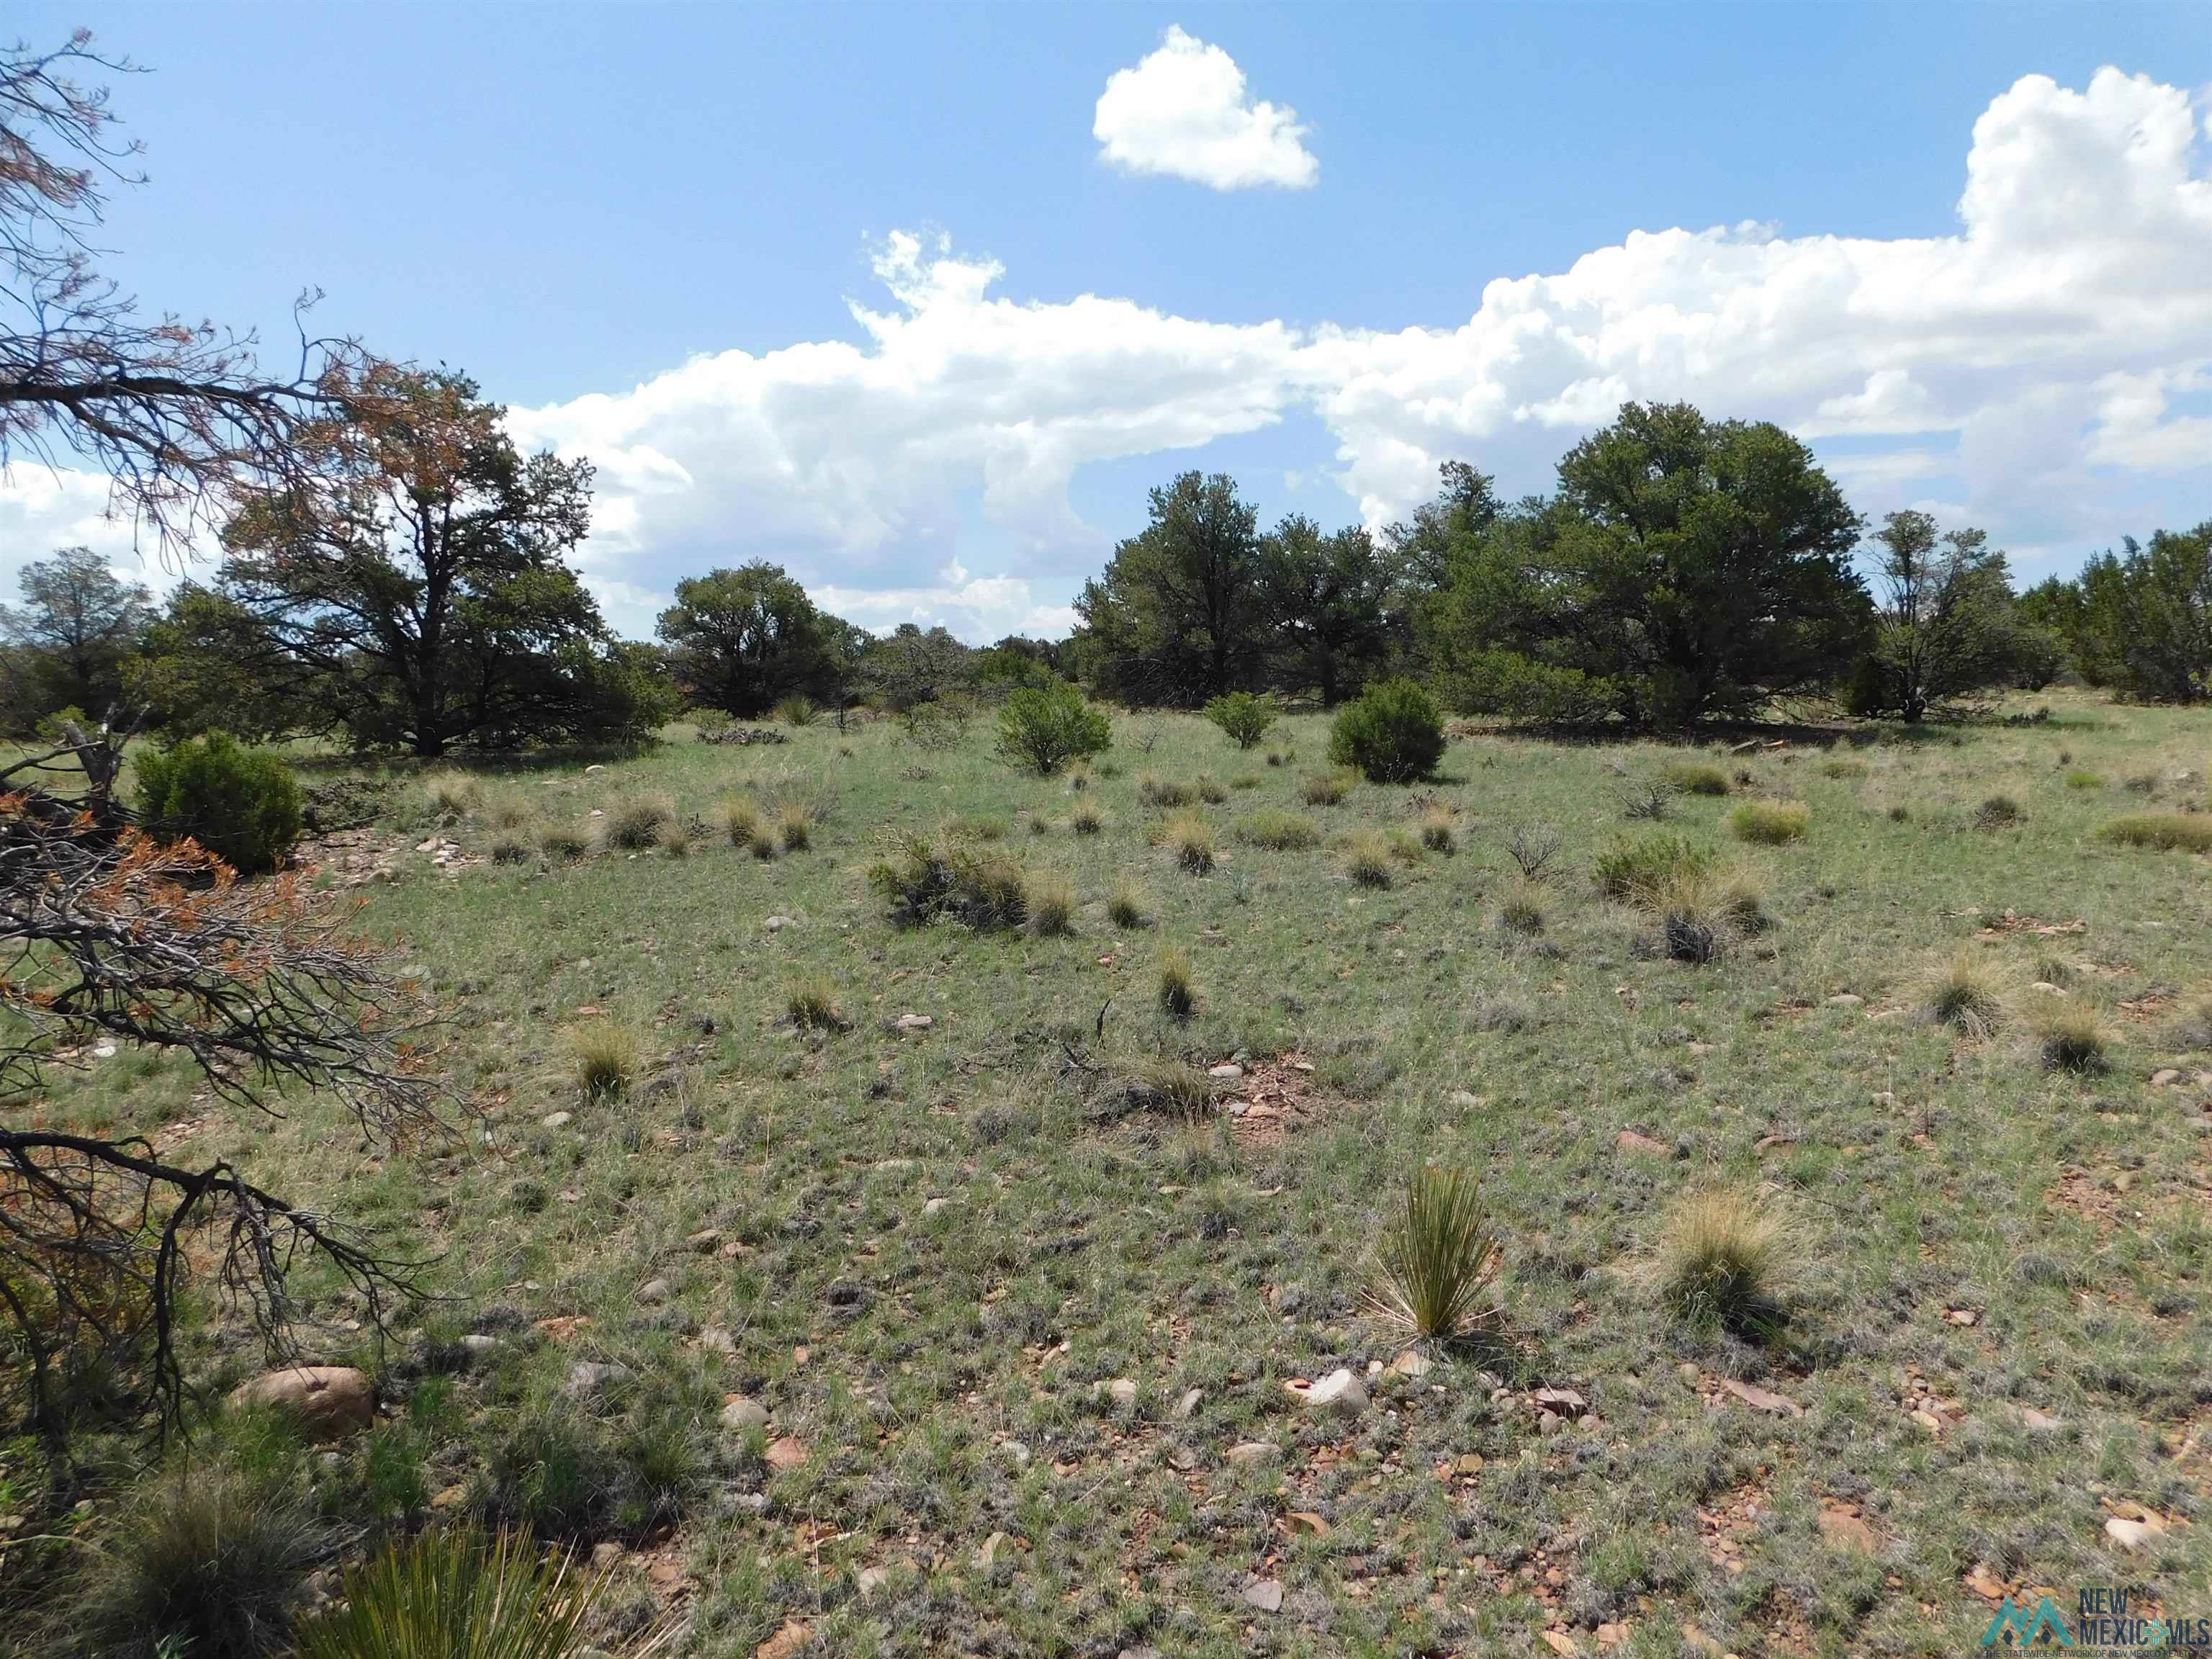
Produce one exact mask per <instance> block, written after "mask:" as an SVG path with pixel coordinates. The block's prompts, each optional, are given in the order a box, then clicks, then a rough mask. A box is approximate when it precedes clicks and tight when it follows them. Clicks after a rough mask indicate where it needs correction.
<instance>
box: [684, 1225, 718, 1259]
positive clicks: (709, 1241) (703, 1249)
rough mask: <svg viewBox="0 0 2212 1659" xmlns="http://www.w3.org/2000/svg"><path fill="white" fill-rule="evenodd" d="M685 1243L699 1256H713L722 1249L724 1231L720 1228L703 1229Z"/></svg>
mask: <svg viewBox="0 0 2212 1659" xmlns="http://www.w3.org/2000/svg"><path fill="white" fill-rule="evenodd" d="M684 1243H685V1244H687V1245H688V1246H690V1249H692V1250H693V1251H694V1252H695V1253H696V1254H697V1255H714V1252H715V1251H716V1250H718V1249H720V1248H721V1244H722V1230H721V1229H720V1227H702V1228H701V1229H700V1230H699V1231H697V1232H696V1233H693V1234H692V1235H691V1236H690V1237H688V1238H686V1239H685V1240H684Z"/></svg>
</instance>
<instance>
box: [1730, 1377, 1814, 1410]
mask: <svg viewBox="0 0 2212 1659" xmlns="http://www.w3.org/2000/svg"><path fill="white" fill-rule="evenodd" d="M1721 1387H1723V1389H1727V1390H1728V1391H1729V1393H1730V1394H1732V1395H1735V1397H1736V1398H1737V1399H1739V1400H1741V1401H1743V1403H1744V1404H1745V1405H1747V1406H1748V1407H1751V1408H1752V1410H1753V1411H1755V1412H1765V1413H1767V1414H1768V1415H1769V1416H1771V1417H1802V1416H1804V1415H1805V1408H1804V1407H1802V1406H1801V1405H1799V1404H1798V1403H1797V1402H1796V1401H1794V1400H1792V1399H1790V1397H1789V1396H1788V1395H1779V1394H1776V1393H1775V1392H1774V1391H1773V1390H1772V1389H1762V1388H1760V1387H1759V1384H1757V1383H1739V1382H1737V1381H1736V1380H1735V1378H1734V1377H1732V1376H1728V1377H1723V1378H1722V1379H1721Z"/></svg>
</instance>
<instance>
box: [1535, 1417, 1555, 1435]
mask: <svg viewBox="0 0 2212 1659" xmlns="http://www.w3.org/2000/svg"><path fill="white" fill-rule="evenodd" d="M1536 1432H1537V1433H1539V1434H1541V1435H1544V1436H1546V1437H1550V1436H1552V1435H1555V1434H1557V1433H1558V1432H1559V1413H1557V1412H1538V1413H1536Z"/></svg>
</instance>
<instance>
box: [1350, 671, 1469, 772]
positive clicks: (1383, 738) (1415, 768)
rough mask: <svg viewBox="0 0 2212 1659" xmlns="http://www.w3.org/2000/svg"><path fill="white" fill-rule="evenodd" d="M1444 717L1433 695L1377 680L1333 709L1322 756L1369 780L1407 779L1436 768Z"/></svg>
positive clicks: (1409, 685) (1396, 681)
mask: <svg viewBox="0 0 2212 1659" xmlns="http://www.w3.org/2000/svg"><path fill="white" fill-rule="evenodd" d="M1443 755H1444V721H1443V714H1440V713H1439V712H1438V711H1437V704H1436V699H1435V698H1433V697H1431V696H1430V695H1429V694H1428V693H1427V692H1426V691H1425V690H1423V689H1422V688H1421V687H1420V686H1419V685H1418V684H1415V683H1414V682H1413V681H1412V680H1409V679H1389V680H1383V681H1381V682H1379V683H1378V684H1374V685H1371V686H1370V687H1368V689H1367V690H1364V691H1363V692H1362V693H1360V695H1359V696H1357V697H1355V698H1354V699H1353V700H1352V702H1348V703H1346V704H1345V705H1344V707H1343V708H1340V709H1339V710H1338V711H1337V714H1336V720H1335V723H1334V725H1333V726H1331V727H1330V728H1329V737H1328V757H1329V759H1330V760H1331V761H1332V762H1334V763H1335V764H1336V765H1339V766H1350V767H1354V768H1356V769H1358V771H1359V772H1360V774H1361V775H1363V776H1364V777H1365V778H1366V779H1367V781H1369V782H1370V783H1411V782H1413V781H1414V780H1415V779H1416V778H1425V777H1427V776H1428V775H1430V774H1431V772H1434V771H1435V770H1436V769H1437V762H1438V761H1440V760H1442V759H1443Z"/></svg>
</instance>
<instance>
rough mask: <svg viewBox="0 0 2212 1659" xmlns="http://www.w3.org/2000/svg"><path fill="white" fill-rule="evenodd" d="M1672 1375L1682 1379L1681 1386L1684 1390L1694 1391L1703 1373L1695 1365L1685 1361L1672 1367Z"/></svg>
mask: <svg viewBox="0 0 2212 1659" xmlns="http://www.w3.org/2000/svg"><path fill="white" fill-rule="evenodd" d="M1674 1375H1675V1376H1679V1377H1680V1378H1681V1379H1682V1386H1683V1387H1684V1388H1687V1389H1694V1388H1696V1387H1697V1386H1698V1379H1699V1377H1700V1376H1703V1375H1704V1373H1703V1372H1701V1371H1700V1370H1699V1369H1698V1368H1697V1367H1696V1366H1695V1365H1692V1364H1691V1363H1690V1362H1689V1361H1688V1360H1686V1359H1685V1360H1684V1361H1683V1362H1682V1363H1681V1364H1679V1365H1677V1366H1675V1367H1674Z"/></svg>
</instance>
